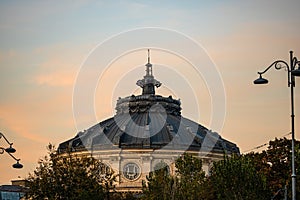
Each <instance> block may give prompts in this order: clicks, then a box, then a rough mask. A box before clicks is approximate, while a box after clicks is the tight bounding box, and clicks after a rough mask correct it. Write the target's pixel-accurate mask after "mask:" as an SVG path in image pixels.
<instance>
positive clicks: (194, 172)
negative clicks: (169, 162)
mask: <svg viewBox="0 0 300 200" xmlns="http://www.w3.org/2000/svg"><path fill="white" fill-rule="evenodd" d="M175 167H176V169H177V170H176V174H175V176H171V175H170V173H169V170H168V166H166V165H164V164H163V163H161V166H159V167H158V169H156V170H155V171H154V172H151V173H150V174H149V176H147V184H146V183H145V182H144V184H143V193H144V196H143V198H144V199H152V200H154V199H155V200H160V199H161V200H165V199H168V200H169V199H173V200H174V199H188V200H194V199H197V200H198V199H200V200H201V199H208V198H206V196H205V195H204V193H205V188H206V186H205V172H204V171H203V170H202V161H201V159H199V158H196V157H194V156H192V155H191V154H183V155H182V156H181V157H179V158H178V159H177V160H176V162H175Z"/></svg>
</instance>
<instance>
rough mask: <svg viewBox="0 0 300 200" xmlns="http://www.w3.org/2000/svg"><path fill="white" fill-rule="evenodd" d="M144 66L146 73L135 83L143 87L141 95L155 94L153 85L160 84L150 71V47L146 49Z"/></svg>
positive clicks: (157, 85) (158, 85)
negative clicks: (146, 58)
mask: <svg viewBox="0 0 300 200" xmlns="http://www.w3.org/2000/svg"><path fill="white" fill-rule="evenodd" d="M145 66H146V75H145V76H144V78H143V79H142V80H138V81H137V82H136V84H137V85H138V86H140V87H141V88H143V93H142V94H143V95H147V94H150V95H151V94H153V95H155V88H154V86H156V87H157V88H158V87H160V86H161V83H160V82H159V81H158V80H156V79H155V78H154V76H153V73H152V64H151V63H150V49H148V63H147V64H146V65H145Z"/></svg>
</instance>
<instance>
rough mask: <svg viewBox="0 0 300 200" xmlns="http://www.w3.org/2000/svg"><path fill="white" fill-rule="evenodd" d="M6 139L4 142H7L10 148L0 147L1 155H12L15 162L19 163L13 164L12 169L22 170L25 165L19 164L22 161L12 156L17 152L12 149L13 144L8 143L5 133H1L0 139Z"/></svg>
mask: <svg viewBox="0 0 300 200" xmlns="http://www.w3.org/2000/svg"><path fill="white" fill-rule="evenodd" d="M2 137H3V138H4V140H5V141H6V142H7V144H8V145H9V147H8V148H4V147H1V146H0V154H3V153H4V152H6V153H7V154H8V155H10V156H11V157H12V158H13V159H14V160H15V161H17V163H15V164H13V165H12V167H13V168H17V169H20V168H22V167H23V165H22V164H21V163H20V162H19V161H20V159H18V158H16V157H15V156H13V155H12V154H13V153H15V152H16V149H15V148H13V147H12V145H13V143H10V142H9V141H8V139H7V138H6V137H5V136H4V134H3V133H1V132H0V139H1V138H2Z"/></svg>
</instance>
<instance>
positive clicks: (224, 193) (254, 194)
mask: <svg viewBox="0 0 300 200" xmlns="http://www.w3.org/2000/svg"><path fill="white" fill-rule="evenodd" d="M210 179H211V180H210V181H211V184H212V185H213V187H214V192H215V195H216V198H217V199H222V200H224V199H225V200H226V199H228V200H233V199H236V200H253V199H256V200H259V199H262V200H263V199H268V197H269V192H268V189H267V184H266V178H265V177H264V176H263V174H261V173H259V172H258V171H257V170H256V169H255V167H254V163H253V161H252V160H251V159H249V158H247V157H245V156H237V155H232V157H227V156H226V157H225V158H224V160H221V161H219V162H215V163H214V165H213V168H212V170H211V177H210Z"/></svg>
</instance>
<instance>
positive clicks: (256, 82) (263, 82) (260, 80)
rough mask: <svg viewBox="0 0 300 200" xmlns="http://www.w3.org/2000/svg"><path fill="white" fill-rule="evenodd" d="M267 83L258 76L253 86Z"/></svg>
mask: <svg viewBox="0 0 300 200" xmlns="http://www.w3.org/2000/svg"><path fill="white" fill-rule="evenodd" d="M268 82H269V81H268V80H267V79H265V78H263V77H262V76H261V74H259V78H258V79H256V80H255V81H253V83H254V84H267V83H268Z"/></svg>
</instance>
